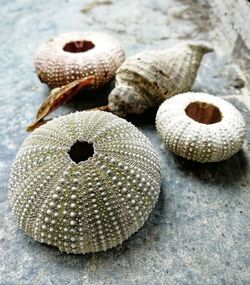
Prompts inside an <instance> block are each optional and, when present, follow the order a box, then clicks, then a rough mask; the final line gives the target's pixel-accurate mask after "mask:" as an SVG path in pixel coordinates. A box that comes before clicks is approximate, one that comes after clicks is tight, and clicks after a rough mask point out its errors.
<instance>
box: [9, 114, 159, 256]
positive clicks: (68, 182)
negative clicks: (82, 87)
mask: <svg viewBox="0 0 250 285" xmlns="http://www.w3.org/2000/svg"><path fill="white" fill-rule="evenodd" d="M77 141H78V142H79V141H85V142H87V143H89V144H93V149H94V154H93V155H92V157H89V158H88V159H87V160H85V161H80V162H78V163H76V162H74V161H73V160H72V159H71V157H70V155H69V153H68V152H69V151H70V149H71V147H72V146H73V145H74V144H75V143H76V142H77ZM160 183H161V174H160V163H159V158H158V156H157V155H156V153H155V151H154V150H153V147H152V145H151V143H150V142H149V140H148V139H147V138H146V137H145V136H144V135H143V134H142V133H141V132H140V131H139V130H138V129H137V128H136V127H135V126H133V125H132V124H131V123H128V122H127V121H125V120H124V119H121V118H118V117H117V116H115V115H113V114H110V113H107V112H101V111H89V112H77V113H72V114H69V115H66V116H62V117H59V118H57V119H54V120H52V121H50V122H49V123H48V124H46V125H44V126H42V127H40V128H39V129H37V130H35V131H34V132H33V133H32V134H31V135H30V136H29V137H28V138H27V139H26V140H25V141H24V144H23V146H22V147H21V149H20V150H19V152H18V154H17V156H16V158H15V161H14V164H13V168H12V172H11V177H10V182H9V189H10V192H9V193H10V194H9V195H10V200H11V205H12V209H13V213H14V216H15V218H16V220H17V222H18V225H19V227H20V228H22V229H23V230H24V231H25V233H27V234H28V235H29V236H31V237H33V238H34V239H35V240H37V241H40V242H42V243H47V244H50V245H53V246H56V247H58V248H59V249H60V250H61V251H65V252H68V253H87V252H98V251H103V250H106V249H108V248H112V247H114V246H116V245H118V244H121V243H122V242H123V241H124V240H126V239H127V238H128V237H129V236H130V235H131V234H133V233H134V232H136V231H137V230H138V229H139V228H140V227H141V226H142V225H143V223H144V222H145V220H146V219H147V218H148V215H149V213H150V212H151V210H152V208H153V207H154V205H155V203H156V201H157V199H158V195H159V191H160Z"/></svg>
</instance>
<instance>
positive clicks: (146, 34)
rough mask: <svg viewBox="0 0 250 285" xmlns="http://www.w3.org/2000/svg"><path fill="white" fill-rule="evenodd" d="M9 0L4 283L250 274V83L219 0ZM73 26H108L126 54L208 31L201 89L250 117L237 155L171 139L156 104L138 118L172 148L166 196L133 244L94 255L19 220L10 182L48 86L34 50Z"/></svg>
mask: <svg viewBox="0 0 250 285" xmlns="http://www.w3.org/2000/svg"><path fill="white" fill-rule="evenodd" d="M0 2H1V10H0V14H1V37H2V38H1V47H0V56H1V70H0V86H1V87H0V88H1V96H0V120H1V128H0V181H1V184H0V284H9V285H10V284H11V285H13V284H18V285H30V284H38V285H43V284H44V285H45V284H46V285H51V284H54V285H55V284H58V285H59V284H71V285H76V284H84V285H90V284H95V285H104V284H109V285H110V284H111V285H115V284H119V285H120V284H126V285H127V284H139V285H142V284H152V285H156V284H178V285H179V284H183V285H184V284H185V285H187V284H191V285H196V284H197V285H203V284H225V285H233V284H245V285H247V284H249V280H250V259H249V256H250V238H249V237H250V230H249V229H250V210H249V203H250V187H249V183H250V182H249V181H250V174H249V159H250V156H249V139H250V129H249V126H250V112H249V109H250V100H249V95H248V94H247V93H248V92H249V89H248V87H247V84H246V79H245V74H244V73H242V72H240V70H239V69H238V67H237V65H235V61H234V57H233V56H232V55H231V51H227V48H226V46H224V41H223V40H220V39H221V38H219V36H218V34H216V32H215V31H216V29H217V27H218V26H219V25H221V23H220V21H219V20H220V18H219V17H217V16H216V17H215V16H214V15H213V10H212V8H211V7H210V5H211V4H208V3H209V1H204V0H196V1H193V0H178V1H177V0H157V1H156V0H155V1H152V0H142V1H134V0H128V1H121V0H120V1H118V0H117V1H100V0H99V1H92V0H88V1H83V0H76V1H59V0H55V1H45V0H42V1H31V0H25V1H24V0H19V1H18V0H14V1H7V0H1V1H0ZM80 10H82V12H81V11H80ZM71 30H96V31H99V30H101V31H105V32H109V33H110V34H111V35H114V36H116V37H118V38H119V39H120V40H121V41H122V42H123V44H124V45H125V48H126V52H127V55H132V54H135V53H137V52H140V51H142V50H143V49H162V48H165V47H170V46H172V45H173V44H175V43H180V42H183V41H185V40H190V39H208V40H209V41H210V42H211V43H213V44H214V45H215V46H216V47H217V49H216V53H211V54H208V55H206V56H205V57H204V61H203V63H202V67H201V69H200V71H199V75H198V78H197V80H196V83H195V85H194V87H193V90H194V91H202V92H208V93H212V94H215V95H218V96H222V97H223V98H224V99H227V100H229V101H230V102H231V103H233V104H234V105H235V106H236V107H237V108H238V109H239V110H240V111H241V112H242V114H243V116H244V117H245V119H246V121H247V128H248V130H247V142H246V143H245V144H244V147H243V150H242V151H240V152H239V153H237V154H236V155H234V156H233V157H232V158H231V159H229V160H227V161H224V162H221V163H217V164H208V165H200V164H197V163H193V162H189V161H186V160H184V159H181V158H178V157H176V156H175V155H173V154H172V153H170V152H169V151H167V150H166V149H165V148H164V147H163V144H162V143H161V141H160V138H159V137H158V136H157V135H156V130H155V127H154V118H155V111H152V112H149V113H147V114H146V115H143V116H141V117H136V118H134V117H133V118H131V121H133V123H135V124H136V125H137V126H138V127H139V128H140V129H141V130H142V131H143V132H144V133H145V134H146V135H147V136H148V137H149V138H150V140H151V142H152V143H153V145H154V146H155V148H156V151H157V152H158V153H159V154H160V156H161V164H162V170H163V175H164V178H163V182H162V191H161V194H160V200H159V202H158V203H157V205H156V208H155V209H154V210H153V212H152V214H151V216H150V218H149V220H148V222H147V223H146V224H145V225H144V227H143V228H142V229H141V230H140V231H139V232H138V233H136V234H135V235H133V236H132V237H131V238H130V239H129V240H128V241H126V242H125V243H124V244H123V245H122V246H119V247H117V248H115V249H112V250H109V251H107V252H103V253H98V254H87V255H84V256H82V255H79V256H75V255H67V254H64V253H60V252H59V251H58V250H56V249H54V248H51V247H48V246H45V245H41V244H39V243H37V242H35V241H33V240H31V239H30V238H28V237H27V236H26V235H25V234H24V233H23V232H22V231H21V230H18V229H17V226H16V224H15V222H14V219H13V216H12V214H11V211H10V205H9V201H8V193H7V183H8V176H9V170H10V165H11V162H12V160H13V158H14V156H15V154H16V152H17V150H18V148H19V147H20V145H21V144H22V142H23V139H24V138H25V137H26V136H27V133H26V131H25V127H26V126H27V124H28V123H30V122H31V121H32V120H33V119H34V116H35V112H36V110H37V108H38V106H39V105H40V104H41V102H42V101H43V100H44V98H45V97H46V96H47V94H48V89H47V87H46V86H45V85H42V84H41V83H40V82H39V79H38V78H37V76H36V74H35V72H34V65H33V56H34V53H35V50H36V48H37V47H38V46H39V45H40V44H41V43H42V42H44V41H46V40H48V39H49V38H51V37H53V36H55V35H58V34H60V33H63V32H69V31H71ZM240 51H241V50H240V49H236V51H235V52H240ZM108 91H109V88H106V89H105V90H103V91H102V92H100V93H102V94H107V93H108ZM93 97H94V99H95V98H96V97H97V96H93ZM90 98H91V96H89V95H86V96H83V97H82V98H76V99H75V100H74V101H73V102H72V103H70V104H68V105H67V106H65V107H64V108H61V110H59V111H58V113H68V112H70V111H72V110H81V109H83V108H84V107H88V106H90V105H91V102H90V101H91V100H90ZM87 100H88V102H87V103H86V101H87ZM92 101H93V100H92ZM103 101H105V100H103ZM58 113H57V114H58ZM53 116H56V114H53Z"/></svg>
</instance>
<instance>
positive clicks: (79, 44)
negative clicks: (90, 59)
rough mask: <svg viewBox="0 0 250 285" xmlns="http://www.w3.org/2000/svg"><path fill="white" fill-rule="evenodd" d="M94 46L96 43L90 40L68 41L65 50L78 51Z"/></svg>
mask: <svg viewBox="0 0 250 285" xmlns="http://www.w3.org/2000/svg"><path fill="white" fill-rule="evenodd" d="M94 47H95V45H94V44H93V43H92V42H90V41H75V42H69V43H66V44H65V46H64V47H63V50H64V51H66V52H72V53H77V52H85V51H88V50H90V49H92V48H94Z"/></svg>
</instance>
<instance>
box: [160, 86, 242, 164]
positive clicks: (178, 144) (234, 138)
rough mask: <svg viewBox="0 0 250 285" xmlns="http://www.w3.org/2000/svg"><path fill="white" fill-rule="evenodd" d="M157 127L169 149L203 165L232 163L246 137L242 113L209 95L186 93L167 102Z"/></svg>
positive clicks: (162, 109) (162, 108)
mask: <svg viewBox="0 0 250 285" xmlns="http://www.w3.org/2000/svg"><path fill="white" fill-rule="evenodd" d="M214 107H215V108H214ZM191 109H192V110H191ZM188 112H189V113H190V114H189V115H190V116H192V117H193V118H192V117H190V116H189V115H188ZM205 112H206V113H207V114H205V115H206V116H204V113H205ZM195 117H197V119H198V120H203V121H204V122H203V123H201V122H199V121H196V120H195V119H194V118H195ZM156 127H157V131H158V133H159V135H160V137H161V138H162V140H163V141H164V143H165V145H166V147H167V148H168V149H170V150H171V151H173V152H174V153H175V154H177V155H179V156H182V157H184V158H187V159H190V160H194V161H199V162H217V161H221V160H225V159H228V158H229V157H231V156H232V155H233V154H235V153H236V152H238V151H239V150H240V148H241V147H242V144H243V142H244V139H245V136H246V126H245V121H244V119H243V117H242V115H241V113H240V112H239V111H238V110H237V109H236V108H235V107H234V106H233V105H232V104H231V103H229V102H227V101H225V100H223V99H220V98H218V97H215V96H213V95H209V94H205V93H191V92H189V93H183V94H180V95H176V96H175V97H173V98H170V99H168V100H166V101H165V102H164V103H162V105H161V106H160V108H159V110H158V112H157V116H156Z"/></svg>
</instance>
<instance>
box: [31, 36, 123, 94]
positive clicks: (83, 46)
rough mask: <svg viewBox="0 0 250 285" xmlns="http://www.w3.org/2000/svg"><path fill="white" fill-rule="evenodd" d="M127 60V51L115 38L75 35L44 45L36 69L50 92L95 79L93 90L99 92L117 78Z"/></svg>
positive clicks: (53, 40) (38, 53) (40, 49)
mask: <svg viewBox="0 0 250 285" xmlns="http://www.w3.org/2000/svg"><path fill="white" fill-rule="evenodd" d="M124 60H125V52H124V49H123V47H122V46H121V44H120V42H119V41H118V40H116V39H115V38H113V37H111V36H109V35H106V34H103V33H97V32H72V33H68V34H62V35H60V36H58V37H56V38H54V39H52V40H50V41H49V42H47V43H45V44H43V45H41V46H40V47H39V48H38V50H37V52H36V55H35V67H36V71H37V74H38V76H39V78H40V79H41V81H42V82H45V83H47V84H48V85H49V86H50V87H51V88H55V87H60V86H64V85H66V84H68V83H70V82H72V81H74V80H77V79H81V78H84V77H87V76H89V75H93V76H94V77H95V81H94V83H93V85H92V89H97V88H99V87H102V86H103V85H105V84H106V83H107V82H109V81H110V80H111V79H112V78H114V76H115V72H116V70H117V69H118V67H119V66H120V65H121V64H122V62H123V61H124Z"/></svg>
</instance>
